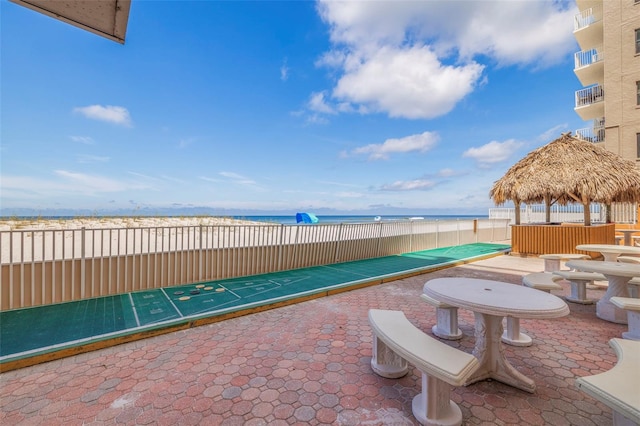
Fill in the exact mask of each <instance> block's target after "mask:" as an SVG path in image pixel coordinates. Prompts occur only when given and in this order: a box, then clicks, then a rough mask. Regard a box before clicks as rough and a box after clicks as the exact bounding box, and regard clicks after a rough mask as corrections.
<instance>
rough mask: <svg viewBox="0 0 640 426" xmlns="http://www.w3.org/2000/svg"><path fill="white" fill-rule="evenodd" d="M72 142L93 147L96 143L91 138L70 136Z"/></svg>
mask: <svg viewBox="0 0 640 426" xmlns="http://www.w3.org/2000/svg"><path fill="white" fill-rule="evenodd" d="M69 137H70V138H71V140H72V141H74V142H79V143H83V144H85V145H93V144H94V141H93V139H92V138H91V137H89V136H69Z"/></svg>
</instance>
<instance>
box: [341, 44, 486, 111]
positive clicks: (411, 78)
mask: <svg viewBox="0 0 640 426" xmlns="http://www.w3.org/2000/svg"><path fill="white" fill-rule="evenodd" d="M482 70H483V67H482V66H481V65H479V64H477V63H470V64H468V65H464V66H445V65H443V64H442V63H441V62H440V61H439V60H438V58H437V57H436V55H435V54H434V53H433V52H432V51H431V50H430V49H429V48H428V47H426V46H421V47H412V48H409V49H396V48H390V47H383V48H381V49H379V50H377V51H376V52H375V53H373V54H372V55H371V56H369V57H368V58H367V60H366V61H363V62H361V63H358V64H356V65H354V66H350V67H348V68H345V73H344V75H343V76H342V78H340V80H339V81H338V83H337V85H336V87H335V89H334V91H333V96H334V98H336V99H339V100H343V101H348V102H352V103H356V104H359V105H362V106H364V107H365V108H366V111H371V112H387V113H388V114H389V116H391V117H405V118H414V119H415V118H434V117H438V116H440V115H443V114H446V113H448V112H449V111H451V110H452V109H453V107H454V106H455V105H456V103H458V102H459V101H460V100H461V99H462V98H464V97H465V96H466V95H468V94H469V93H471V92H472V91H473V88H474V86H475V84H476V82H477V81H478V80H479V78H480V76H481V74H482Z"/></svg>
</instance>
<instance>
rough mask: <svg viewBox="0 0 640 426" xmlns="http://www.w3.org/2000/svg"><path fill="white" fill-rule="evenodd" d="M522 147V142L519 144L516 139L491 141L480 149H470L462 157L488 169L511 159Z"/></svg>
mask: <svg viewBox="0 0 640 426" xmlns="http://www.w3.org/2000/svg"><path fill="white" fill-rule="evenodd" d="M522 145H523V143H522V142H518V141H516V140H515V139H509V140H506V141H504V142H498V141H491V142H489V143H487V144H485V145H482V146H481V147H479V148H469V149H468V150H466V151H465V152H464V153H463V154H462V156H463V157H468V158H473V159H474V160H476V161H477V162H478V165H479V166H480V167H487V166H489V165H491V164H495V163H500V162H502V161H505V160H507V159H509V157H511V155H512V154H513V153H514V152H516V151H517V150H518V148H520V147H521V146H522Z"/></svg>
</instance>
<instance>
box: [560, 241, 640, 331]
mask: <svg viewBox="0 0 640 426" xmlns="http://www.w3.org/2000/svg"><path fill="white" fill-rule="evenodd" d="M578 247H579V246H578ZM621 247H624V246H621ZM628 248H631V247H628ZM579 250H582V249H579ZM567 266H568V267H570V268H575V269H577V270H578V271H586V272H599V273H601V274H602V275H604V276H605V277H606V278H607V281H609V286H608V287H607V291H606V292H605V293H604V295H603V296H602V297H601V298H600V300H598V303H596V315H597V316H598V318H602V319H603V320H607V321H611V322H615V323H618V324H627V313H626V312H625V311H624V309H620V308H619V307H617V306H616V305H614V304H613V303H611V298H612V297H614V296H619V297H629V291H628V285H627V284H628V283H629V281H631V278H633V277H640V264H637V263H625V262H600V261H598V260H570V261H568V262H567Z"/></svg>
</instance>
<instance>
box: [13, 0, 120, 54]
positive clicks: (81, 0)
mask: <svg viewBox="0 0 640 426" xmlns="http://www.w3.org/2000/svg"><path fill="white" fill-rule="evenodd" d="M10 1H11V2H13V3H16V4H19V5H21V6H24V7H27V8H29V9H32V10H35V11H37V12H40V13H44V14H45V15H48V16H51V17H53V18H56V19H59V20H60V21H64V22H66V23H68V24H71V25H74V26H76V27H79V28H82V29H85V30H87V31H91V32H92V33H95V34H98V35H101V36H103V37H106V38H108V39H111V40H113V41H117V42H118V43H122V44H124V39H125V35H126V33H127V23H128V21H129V8H130V7H131V0H10Z"/></svg>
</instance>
